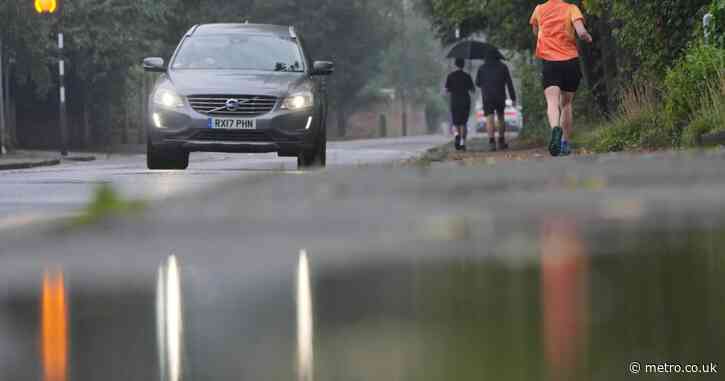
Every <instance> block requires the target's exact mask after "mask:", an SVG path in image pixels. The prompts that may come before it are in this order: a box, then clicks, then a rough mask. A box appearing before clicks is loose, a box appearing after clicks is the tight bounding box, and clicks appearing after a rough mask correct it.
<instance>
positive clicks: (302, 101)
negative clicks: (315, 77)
mask: <svg viewBox="0 0 725 381" xmlns="http://www.w3.org/2000/svg"><path fill="white" fill-rule="evenodd" d="M314 104H315V96H314V95H312V92H311V91H301V92H299V93H293V94H290V95H289V96H288V97H286V98H285V99H284V100H283V101H282V106H281V108H282V109H283V110H292V111H294V110H302V109H305V108H309V107H312V106H314Z"/></svg>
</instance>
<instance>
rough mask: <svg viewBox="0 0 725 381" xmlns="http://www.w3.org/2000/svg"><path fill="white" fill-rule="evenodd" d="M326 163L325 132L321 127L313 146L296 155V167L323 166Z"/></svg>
mask: <svg viewBox="0 0 725 381" xmlns="http://www.w3.org/2000/svg"><path fill="white" fill-rule="evenodd" d="M326 165H327V134H326V133H325V130H324V129H323V130H322V132H321V133H320V137H319V138H318V140H317V144H316V145H315V148H313V149H311V150H306V151H302V153H300V154H299V155H297V169H307V168H324V167H325V166H326Z"/></svg>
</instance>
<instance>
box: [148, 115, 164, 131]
mask: <svg viewBox="0 0 725 381" xmlns="http://www.w3.org/2000/svg"><path fill="white" fill-rule="evenodd" d="M151 118H152V119H153V120H154V126H156V128H164V126H163V125H162V124H161V115H159V114H158V113H156V112H155V113H153V115H151Z"/></svg>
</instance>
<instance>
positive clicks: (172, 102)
mask: <svg viewBox="0 0 725 381" xmlns="http://www.w3.org/2000/svg"><path fill="white" fill-rule="evenodd" d="M154 103H156V104H157V105H160V106H164V107H169V108H181V107H184V100H183V99H181V97H180V96H179V94H176V92H175V91H174V90H171V89H168V88H165V89H163V88H162V89H158V90H156V93H154Z"/></svg>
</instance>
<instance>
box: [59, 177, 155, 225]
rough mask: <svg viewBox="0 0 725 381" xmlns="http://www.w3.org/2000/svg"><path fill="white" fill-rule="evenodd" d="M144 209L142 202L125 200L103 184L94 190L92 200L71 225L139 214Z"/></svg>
mask: <svg viewBox="0 0 725 381" xmlns="http://www.w3.org/2000/svg"><path fill="white" fill-rule="evenodd" d="M144 207H145V203H144V202H142V201H129V200H125V199H123V198H122V197H121V196H120V195H119V194H118V192H117V191H116V190H115V189H113V187H111V186H110V185H108V184H103V185H100V186H98V187H97V188H96V190H95V193H94V195H93V199H92V200H91V202H90V203H89V204H88V206H86V208H85V209H84V210H83V212H82V213H81V214H80V215H79V216H78V217H74V218H73V223H74V224H75V225H88V224H92V223H95V222H97V221H98V220H101V219H103V218H107V217H110V216H116V215H123V214H127V213H133V212H140V211H142V210H143V209H144Z"/></svg>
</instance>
